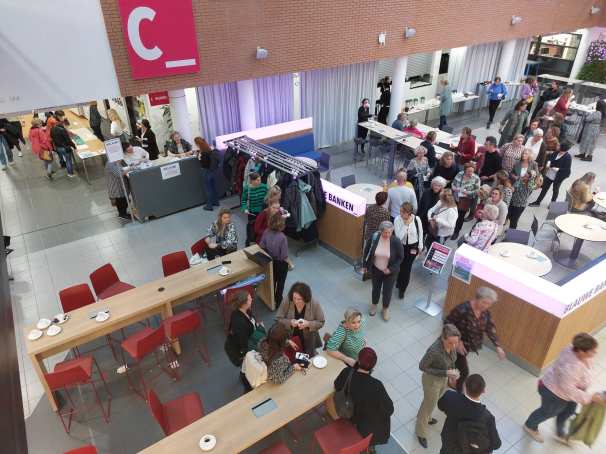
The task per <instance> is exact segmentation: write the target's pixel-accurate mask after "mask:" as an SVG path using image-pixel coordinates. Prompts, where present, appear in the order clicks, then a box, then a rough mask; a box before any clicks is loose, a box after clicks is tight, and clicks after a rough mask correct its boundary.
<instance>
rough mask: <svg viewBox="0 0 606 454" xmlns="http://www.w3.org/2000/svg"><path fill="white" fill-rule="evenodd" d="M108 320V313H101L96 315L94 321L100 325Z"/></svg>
mask: <svg viewBox="0 0 606 454" xmlns="http://www.w3.org/2000/svg"><path fill="white" fill-rule="evenodd" d="M108 319H109V312H104V311H101V312H99V313H98V314H97V316H96V317H95V321H97V322H99V323H102V322H105V321H107V320H108Z"/></svg>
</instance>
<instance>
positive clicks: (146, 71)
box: [119, 0, 200, 79]
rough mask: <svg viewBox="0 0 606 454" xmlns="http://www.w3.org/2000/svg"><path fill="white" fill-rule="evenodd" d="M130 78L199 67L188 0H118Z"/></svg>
mask: <svg viewBox="0 0 606 454" xmlns="http://www.w3.org/2000/svg"><path fill="white" fill-rule="evenodd" d="M119 5H120V15H121V18H122V32H123V33H124V41H125V42H126V47H127V50H128V60H129V62H130V67H131V72H132V77H133V79H148V78H151V77H164V76H172V75H175V74H192V73H197V72H198V71H199V70H200V57H199V55H198V45H197V40H196V27H195V24H194V14H193V9H192V0H171V1H170V2H167V1H166V0H119Z"/></svg>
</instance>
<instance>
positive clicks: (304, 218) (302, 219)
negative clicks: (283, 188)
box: [297, 179, 317, 232]
mask: <svg viewBox="0 0 606 454" xmlns="http://www.w3.org/2000/svg"><path fill="white" fill-rule="evenodd" d="M297 189H298V190H299V194H300V203H301V205H300V211H299V224H298V225H297V231H298V232H300V231H301V230H303V229H306V228H307V227H309V226H310V225H311V223H312V222H314V221H315V220H316V219H317V218H316V213H314V209H313V207H312V206H311V203H309V199H308V198H307V193H308V192H310V191H311V186H310V185H308V184H307V183H305V182H304V181H303V180H302V179H299V180H298V183H297Z"/></svg>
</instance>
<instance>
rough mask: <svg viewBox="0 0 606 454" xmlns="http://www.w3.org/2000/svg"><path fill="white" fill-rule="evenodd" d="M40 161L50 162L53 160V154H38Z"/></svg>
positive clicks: (46, 152)
mask: <svg viewBox="0 0 606 454" xmlns="http://www.w3.org/2000/svg"><path fill="white" fill-rule="evenodd" d="M40 159H42V160H43V161H52V160H53V152H52V151H50V150H42V152H41V153H40Z"/></svg>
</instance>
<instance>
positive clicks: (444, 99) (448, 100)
mask: <svg viewBox="0 0 606 454" xmlns="http://www.w3.org/2000/svg"><path fill="white" fill-rule="evenodd" d="M440 85H442V90H441V91H440V125H439V126H438V128H439V129H442V130H444V126H448V123H447V118H448V116H449V115H450V112H452V90H451V89H450V87H449V86H448V80H446V79H443V80H442V81H441V82H440Z"/></svg>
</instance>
